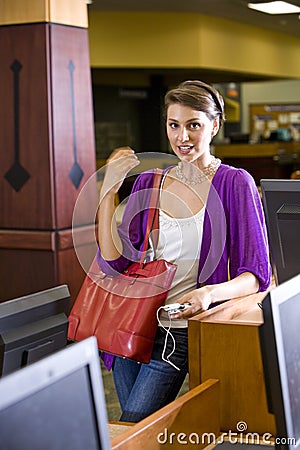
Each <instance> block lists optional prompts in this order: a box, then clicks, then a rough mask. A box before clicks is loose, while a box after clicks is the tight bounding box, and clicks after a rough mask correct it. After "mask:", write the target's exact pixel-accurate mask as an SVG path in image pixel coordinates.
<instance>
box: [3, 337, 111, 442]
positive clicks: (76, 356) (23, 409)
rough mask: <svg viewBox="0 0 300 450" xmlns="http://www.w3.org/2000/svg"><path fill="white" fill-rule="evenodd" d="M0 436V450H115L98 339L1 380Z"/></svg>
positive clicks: (74, 347) (48, 357)
mask: <svg viewBox="0 0 300 450" xmlns="http://www.w3.org/2000/svg"><path fill="white" fill-rule="evenodd" d="M0 436H1V439H0V450H20V449H30V450H41V449H43V450H58V449H62V450H83V449H88V450H100V449H101V450H108V449H109V448H110V441H109V433H108V421H107V412H106V405H105V396H104V390H103V384H102V377H101V370H100V363H99V354H98V349H97V345H96V339H95V338H94V337H91V338H88V339H86V340H84V341H82V342H78V343H75V344H71V345H69V346H67V347H66V348H64V349H63V350H60V351H58V352H56V353H54V354H52V355H50V356H47V357H45V358H43V359H42V360H40V361H38V362H35V363H34V364H31V365H29V366H27V367H25V368H22V369H20V370H18V371H16V372H14V373H12V374H10V375H7V376H5V377H3V378H2V379H1V381H0Z"/></svg>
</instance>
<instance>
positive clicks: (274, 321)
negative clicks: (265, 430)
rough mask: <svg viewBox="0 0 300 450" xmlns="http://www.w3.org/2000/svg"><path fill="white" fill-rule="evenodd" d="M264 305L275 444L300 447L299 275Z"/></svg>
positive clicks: (262, 336)
mask: <svg viewBox="0 0 300 450" xmlns="http://www.w3.org/2000/svg"><path fill="white" fill-rule="evenodd" d="M262 308H263V318H264V322H263V324H262V325H261V326H260V327H259V337H260V346H261V354H262V360H263V367H264V375H265V385H266V391H267V400H268V406H269V412H271V413H273V414H274V415H275V422H276V434H277V436H276V443H275V445H276V447H277V448H278V449H281V450H283V449H284V450H286V449H296V448H300V340H299V338H298V334H299V333H298V330H299V323H300V275H297V276H296V277H294V278H292V279H291V280H289V281H286V282H285V283H282V284H281V285H280V286H277V287H276V288H275V289H273V290H271V291H270V292H269V294H268V295H267V297H266V298H265V299H264V300H263V303H262Z"/></svg>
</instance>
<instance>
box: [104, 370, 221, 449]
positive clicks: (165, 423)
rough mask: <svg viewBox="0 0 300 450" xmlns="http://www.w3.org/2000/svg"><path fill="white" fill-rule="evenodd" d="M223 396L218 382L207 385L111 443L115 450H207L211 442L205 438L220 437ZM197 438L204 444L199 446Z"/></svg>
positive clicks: (166, 407)
mask: <svg viewBox="0 0 300 450" xmlns="http://www.w3.org/2000/svg"><path fill="white" fill-rule="evenodd" d="M219 395H220V393H219V382H218V380H212V379H211V380H207V381H205V382H204V383H202V384H201V385H199V386H197V387H195V388H194V389H192V390H190V391H189V392H187V393H186V394H184V395H182V396H181V397H178V398H177V399H176V400H174V401H173V402H172V403H170V404H168V405H167V406H165V407H164V408H161V409H160V410H159V411H157V412H155V413H153V414H151V415H150V416H149V417H147V418H145V419H144V420H141V421H140V422H138V423H136V424H134V425H133V426H131V427H128V428H127V429H125V431H124V432H122V433H121V434H119V435H118V436H115V437H114V438H113V439H112V440H111V446H112V450H117V449H118V450H139V449H143V450H158V449H160V448H164V449H170V450H171V449H172V450H175V449H181V448H182V447H184V448H191V449H192V448H195V447H197V449H198V448H199V449H202V448H204V447H206V446H207V442H208V440H207V439H206V438H205V436H207V438H208V434H209V433H212V436H216V437H217V436H219V435H220V403H219ZM120 426H122V425H121V424H120ZM202 436H204V438H203V439H202ZM197 437H199V440H200V442H199V444H197V445H195V440H196V439H197ZM190 439H191V440H192V441H193V442H194V443H193V442H190ZM202 440H203V442H202ZM180 441H181V442H182V441H186V443H185V444H183V443H180Z"/></svg>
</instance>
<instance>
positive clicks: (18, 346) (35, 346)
mask: <svg viewBox="0 0 300 450" xmlns="http://www.w3.org/2000/svg"><path fill="white" fill-rule="evenodd" d="M69 308H70V293H69V289H68V287H67V286H66V285H62V286H57V287H54V288H51V289H47V290H45V291H41V292H37V293H34V294H31V295H26V296H24V297H20V298H16V299H14V300H8V301H5V302H3V303H0V376H3V375H7V374H8V373H11V372H13V371H14V370H17V369H19V368H20V367H23V366H26V365H27V364H30V363H32V362H34V361H37V360H38V359H40V358H42V357H44V356H46V355H48V354H49V353H52V352H54V351H56V350H59V349H61V348H62V347H64V346H65V345H66V344H67V331H68V314H69Z"/></svg>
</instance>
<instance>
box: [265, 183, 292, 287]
mask: <svg viewBox="0 0 300 450" xmlns="http://www.w3.org/2000/svg"><path fill="white" fill-rule="evenodd" d="M260 185H261V190H262V201H263V206H264V211H265V216H266V224H267V229H268V237H269V244H270V251H271V261H272V267H273V273H274V277H275V282H276V284H277V285H278V284H280V283H283V282H284V281H287V280H289V279H290V278H292V277H294V276H295V275H298V273H300V233H299V230H300V180H280V179H271V180H267V179H264V180H261V181H260Z"/></svg>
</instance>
